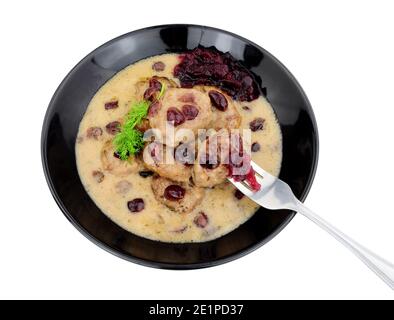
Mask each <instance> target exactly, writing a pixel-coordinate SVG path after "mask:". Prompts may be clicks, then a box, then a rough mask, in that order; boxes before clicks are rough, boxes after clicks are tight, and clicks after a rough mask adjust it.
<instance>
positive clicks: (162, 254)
mask: <svg viewBox="0 0 394 320" xmlns="http://www.w3.org/2000/svg"><path fill="white" fill-rule="evenodd" d="M199 45H200V46H204V47H210V46H214V47H216V48H217V49H218V50H220V51H223V52H227V51H228V52H230V53H231V54H232V55H233V56H234V57H235V58H236V59H239V60H240V61H241V62H242V63H243V64H244V65H245V66H246V67H247V68H249V69H250V70H251V71H252V72H253V73H254V74H255V75H256V78H257V81H258V82H259V85H260V86H261V88H263V91H264V92H265V91H266V96H267V98H268V100H269V101H270V102H271V104H272V106H273V108H274V110H275V112H276V114H277V117H278V119H279V122H280V125H281V128H282V133H283V163H282V170H281V173H280V178H281V179H283V180H284V181H286V182H287V183H288V184H289V185H290V186H291V188H292V189H293V191H294V193H295V194H296V196H297V197H298V198H299V199H301V200H304V199H305V197H306V195H307V193H308V190H309V188H310V186H311V184H312V180H313V177H314V174H315V170H316V166H317V158H318V134H317V128H316V123H315V119H314V115H313V111H312V109H311V106H310V104H309V102H308V99H307V97H306V96H305V94H304V92H303V91H302V89H301V87H300V86H299V84H298V83H297V81H296V80H295V78H294V77H293V76H292V75H291V74H290V72H289V71H288V70H287V69H286V68H285V67H284V66H283V65H282V64H281V63H280V62H279V61H278V60H276V59H275V58H274V57H273V56H272V55H271V54H270V53H268V52H267V51H265V50H264V49H262V48H261V47H259V46H257V45H256V44H254V43H252V42H251V41H249V40H246V39H244V38H242V37H239V36H237V35H235V34H232V33H229V32H226V31H222V30H218V29H214V28H210V27H203V26H195V25H165V26H156V27H151V28H146V29H142V30H138V31H134V32H131V33H128V34H126V35H123V36H121V37H119V38H116V39H114V40H112V41H110V42H108V43H106V44H104V45H103V46H101V47H99V48H98V49H96V50H94V51H93V52H92V53H90V54H89V55H88V56H86V57H85V58H84V59H83V60H82V61H81V62H79V63H78V65H77V66H76V67H75V68H74V69H73V70H72V71H71V72H70V73H69V74H68V75H67V76H66V78H65V79H64V81H63V82H62V83H61V85H60V86H59V88H58V89H57V91H56V93H55V94H54V96H53V98H52V100H51V102H50V104H49V107H48V110H47V114H46V117H45V120H44V124H43V129H42V161H43V166H44V172H45V175H46V178H47V181H48V184H49V187H50V189H51V191H52V194H53V196H54V198H55V200H56V202H57V203H58V205H59V207H60V208H61V210H62V211H63V213H64V214H65V215H66V217H67V218H68V219H69V220H70V221H71V222H72V223H73V224H74V226H75V227H76V228H78V230H80V231H81V232H82V233H83V234H84V235H85V236H86V237H87V238H89V239H90V240H92V241H93V242H94V243H96V244H98V245H99V246H101V247H102V248H104V249H106V250H108V251H109V252H111V253H113V254H115V255H117V256H119V257H122V258H124V259H127V260H130V261H132V262H136V263H140V264H143V265H147V266H151V267H159V268H173V269H191V268H201V267H209V266H214V265H218V264H221V263H224V262H227V261H230V260H233V259H235V258H239V257H241V256H243V255H245V254H247V253H249V252H251V251H252V250H254V249H256V248H258V247H259V246H261V245H263V244H264V243H266V242H267V241H268V240H270V239H271V238H272V237H274V236H275V235H276V234H277V233H278V232H279V231H280V230H282V229H283V228H284V227H285V226H286V224H287V223H288V222H289V221H290V220H291V218H292V217H293V215H294V213H292V212H290V211H286V210H282V211H276V212H270V211H268V210H265V209H263V208H261V209H260V210H259V211H258V212H257V213H256V214H255V215H254V216H253V217H252V218H251V219H250V220H249V221H247V222H246V223H245V224H243V225H242V226H240V227H239V228H238V229H236V230H234V231H233V232H231V233H229V234H227V235H225V236H223V237H221V238H219V239H216V240H213V241H209V242H205V243H194V244H168V243H161V242H157V241H151V240H148V239H144V238H141V237H138V236H136V235H134V234H131V233H129V232H127V231H125V230H123V229H122V228H120V227H119V226H117V225H116V224H115V223H113V222H112V221H111V220H110V219H108V218H107V217H106V216H105V215H104V214H103V213H102V212H101V211H100V209H98V208H97V206H96V205H95V204H94V202H93V201H92V200H91V199H90V197H89V196H88V194H87V193H86V191H85V189H84V188H83V186H82V183H81V181H80V179H79V176H78V172H77V167H76V162H75V151H74V145H75V139H76V135H77V132H78V126H79V122H80V121H81V119H82V116H83V114H84V112H85V110H86V107H87V105H88V103H89V101H90V99H91V98H92V97H93V95H94V94H95V93H96V91H97V90H98V89H99V88H100V87H101V86H102V85H103V84H104V83H105V82H106V81H107V80H108V79H110V78H111V77H112V76H113V75H115V74H116V73H117V72H118V71H119V70H121V69H123V68H124V67H126V66H127V65H129V64H132V63H134V62H136V61H138V60H141V59H143V58H147V57H149V56H153V55H158V54H163V53H168V52H182V51H185V50H187V49H193V48H195V47H197V46H199Z"/></svg>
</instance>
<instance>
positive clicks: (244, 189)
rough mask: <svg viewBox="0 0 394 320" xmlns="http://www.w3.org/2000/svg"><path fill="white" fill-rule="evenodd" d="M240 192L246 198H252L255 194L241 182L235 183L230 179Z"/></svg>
mask: <svg viewBox="0 0 394 320" xmlns="http://www.w3.org/2000/svg"><path fill="white" fill-rule="evenodd" d="M228 180H229V181H230V182H231V183H232V184H233V185H234V186H235V187H236V188H237V189H238V190H239V191H241V192H242V193H243V194H245V195H246V196H248V197H250V196H251V195H252V194H253V191H251V190H250V189H249V188H247V187H245V186H244V185H243V184H242V183H241V182H238V181H234V179H231V178H230V179H228Z"/></svg>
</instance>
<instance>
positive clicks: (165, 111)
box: [148, 88, 212, 146]
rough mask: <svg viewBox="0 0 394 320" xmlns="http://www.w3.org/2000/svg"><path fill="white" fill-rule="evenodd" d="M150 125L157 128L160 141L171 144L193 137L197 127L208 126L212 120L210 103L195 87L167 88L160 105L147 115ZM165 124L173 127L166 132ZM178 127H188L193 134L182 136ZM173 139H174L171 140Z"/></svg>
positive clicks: (204, 127)
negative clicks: (173, 136) (173, 133)
mask: <svg viewBox="0 0 394 320" xmlns="http://www.w3.org/2000/svg"><path fill="white" fill-rule="evenodd" d="M148 118H149V121H150V126H151V127H152V128H156V129H159V130H160V132H161V134H162V137H161V138H162V141H164V142H165V143H166V144H168V145H171V146H176V145H178V144H179V142H186V141H189V140H192V139H194V137H195V135H196V134H197V132H198V129H206V128H209V126H210V123H211V120H212V110H211V103H210V100H209V97H208V95H207V94H205V93H204V92H202V91H201V90H197V89H184V88H169V89H167V90H166V91H165V93H164V96H163V98H162V100H161V106H160V108H159V109H158V110H157V112H156V113H155V114H154V115H153V116H149V117H148ZM166 126H170V127H172V128H174V131H175V139H171V140H170V139H167V138H172V132H166ZM180 129H190V130H191V131H192V133H193V134H194V136H186V137H184V136H182V134H181V133H182V131H180ZM172 140H174V141H172Z"/></svg>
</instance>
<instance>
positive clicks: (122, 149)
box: [113, 83, 165, 160]
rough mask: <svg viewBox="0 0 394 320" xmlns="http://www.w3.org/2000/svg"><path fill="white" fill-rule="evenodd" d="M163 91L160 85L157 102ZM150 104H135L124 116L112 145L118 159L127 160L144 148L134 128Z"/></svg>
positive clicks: (141, 138) (145, 113)
mask: <svg viewBox="0 0 394 320" xmlns="http://www.w3.org/2000/svg"><path fill="white" fill-rule="evenodd" d="M164 91H165V85H164V83H162V85H161V90H160V93H159V94H158V96H157V100H159V99H160V98H161V97H162V96H163V94H164ZM149 105H150V102H149V101H146V100H142V101H138V102H135V103H134V104H133V105H132V106H131V109H130V111H129V113H128V114H127V116H126V119H125V121H124V124H123V125H122V126H121V128H120V132H118V133H117V134H116V136H115V138H114V140H113V145H114V147H115V150H116V152H117V153H118V155H119V158H120V159H122V160H127V159H128V158H129V157H130V156H131V155H135V154H136V153H138V152H140V151H141V150H142V148H143V147H144V139H143V138H144V134H143V133H142V132H141V131H139V130H137V129H136V128H135V126H136V125H138V124H140V123H141V121H142V120H143V119H144V118H145V117H146V115H147V114H148V109H149Z"/></svg>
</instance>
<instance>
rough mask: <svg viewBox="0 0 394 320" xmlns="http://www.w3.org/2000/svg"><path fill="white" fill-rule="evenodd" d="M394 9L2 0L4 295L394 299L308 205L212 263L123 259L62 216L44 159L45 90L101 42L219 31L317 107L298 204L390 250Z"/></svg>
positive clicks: (393, 238) (390, 255)
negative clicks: (155, 32) (149, 31)
mask: <svg viewBox="0 0 394 320" xmlns="http://www.w3.org/2000/svg"><path fill="white" fill-rule="evenodd" d="M393 15H394V7H393V5H392V3H391V4H390V1H369V2H364V1H346V2H345V1H326V2H325V3H323V2H322V1H319V2H318V1H267V2H265V1H261V0H259V1H212V0H210V1H203V0H197V1H195V2H191V1H162V0H160V1H152V0H149V1H130V0H128V1H115V0H111V1H98V0H95V1H80V0H79V1H70V0H68V1H63V2H60V1H48V2H43V1H12V2H11V1H8V2H5V1H3V2H1V4H0V30H1V31H0V32H1V44H0V46H1V49H0V63H1V68H0V84H1V86H0V88H1V91H0V92H1V96H0V108H1V123H0V131H1V137H2V139H1V144H2V147H1V157H0V164H1V171H0V188H1V190H0V215H1V217H0V218H1V220H0V298H110V299H112V298H121V299H123V298H125V299H149V298H151V299H153V298H161V299H165V298H168V299H176V298H184V299H197V298H198V299H278V298H283V299H288V298H298V299H305V298H312V299H320V298H330V299H331V298H337V299H345V298H352V299H358V298H362V299H364V298H383V299H392V298H394V295H393V292H392V291H391V290H390V289H389V288H388V287H387V286H386V285H385V284H384V283H383V282H382V281H381V280H380V279H379V278H377V277H376V276H375V275H374V274H373V273H372V272H371V271H369V269H367V268H366V267H365V266H364V265H363V264H362V263H361V262H360V261H358V259H357V258H355V257H354V256H353V255H352V254H350V253H349V252H348V251H347V250H346V249H345V248H343V247H342V246H341V245H340V244H339V243H337V242H336V241H335V240H334V239H332V238H331V237H330V236H329V235H327V234H326V233H325V232H324V231H322V230H320V229H319V228H318V227H316V226H315V225H313V224H312V223H311V222H309V221H307V220H306V219H305V218H303V217H302V216H297V217H296V218H295V219H294V220H293V221H292V222H291V223H290V224H289V226H288V227H287V228H286V229H285V230H284V231H283V232H282V233H280V235H278V236H277V237H276V238H275V239H273V240H272V241H271V242H270V243H268V244H267V245H265V246H264V247H262V248H260V249H259V250H257V251H255V252H253V253H252V254H249V255H248V256H246V257H244V258H241V259H239V260H236V261H234V262H231V263H228V264H225V265H222V266H219V267H215V268H210V269H204V270H197V271H181V272H180V271H165V270H156V269H150V268H146V267H142V266H138V265H134V264H132V263H129V262H126V261H123V260H121V259H119V258H117V257H115V256H112V255H111V254H109V253H107V252H105V251H103V250H102V249H100V248H99V247H97V246H95V245H94V244H92V243H91V242H90V241H88V240H87V239H86V238H84V236H83V235H81V234H80V233H79V232H78V231H77V230H76V229H75V228H74V227H73V226H72V225H71V224H70V223H69V222H68V221H67V220H66V218H65V217H64V216H63V214H62V213H61V212H60V210H59V209H58V207H57V205H56V204H55V201H54V200H53V199H52V196H51V194H50V192H49V189H48V187H47V185H46V182H45V179H44V175H43V171H42V167H41V158H40V133H41V125H42V121H43V117H44V114H45V111H46V108H47V105H48V103H49V100H50V98H51V96H52V94H53V93H54V91H55V89H56V88H57V86H58V84H59V83H60V82H61V80H62V79H63V77H64V76H65V75H66V74H67V72H68V71H69V70H70V69H71V68H72V67H73V66H74V65H75V64H76V63H77V62H78V61H79V60H80V59H81V58H83V57H84V56H85V55H86V54H87V53H89V52H90V51H92V50H93V49H95V48H96V47H97V46H99V45H101V44H102V43H104V42H106V41H108V40H110V39H112V38H114V37H116V36H119V35H121V34H123V33H126V32H129V31H131V30H135V29H138V28H142V27H146V26H150V25H157V24H165V23H195V24H203V25H210V26H215V27H218V28H222V29H226V30H229V31H232V32H234V33H237V34H239V35H242V36H244V37H246V38H249V39H251V40H253V41H254V42H256V43H258V44H260V45H261V46H263V47H264V48H265V49H267V50H268V51H270V52H271V53H273V54H274V55H275V56H276V57H277V58H278V59H279V60H281V61H282V62H283V63H284V64H285V65H286V66H287V67H288V68H289V69H290V70H291V72H292V73H293V74H294V75H295V77H296V78H297V79H298V80H299V82H300V83H301V85H302V86H303V88H304V90H305V91H306V93H307V95H308V97H309V99H310V101H311V103H312V105H313V108H314V111H315V114H316V118H317V122H318V126H319V132H320V147H321V148H320V160H319V166H318V171H317V175H316V179H315V182H314V184H313V187H312V190H311V192H310V194H309V196H308V199H307V201H306V204H307V205H308V206H310V207H311V208H312V209H314V210H315V211H316V212H317V213H319V214H320V215H322V216H323V217H325V218H327V219H328V220H329V221H331V222H332V223H333V224H334V225H336V226H338V227H339V228H341V229H342V230H344V231H345V232H347V233H349V234H350V235H351V236H353V237H354V238H356V239H357V240H359V241H360V242H361V243H363V244H365V245H366V246H368V247H369V248H371V249H373V250H376V251H377V252H378V253H379V254H381V255H382V256H384V257H386V258H387V259H389V260H391V261H394V250H393V245H394V233H393V227H394V208H393V201H392V200H393V198H394V193H393V191H394V188H393V182H394V170H393V166H392V164H393V163H394V151H393V142H392V138H393V127H394V95H393V91H394V83H393V77H392V76H393V74H394V41H393V30H394V19H393ZM272 214H275V213H272Z"/></svg>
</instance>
